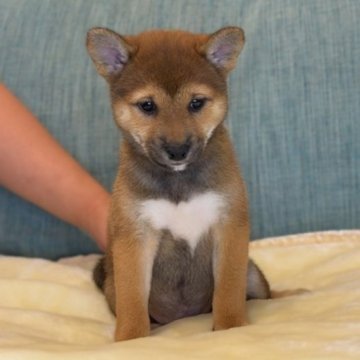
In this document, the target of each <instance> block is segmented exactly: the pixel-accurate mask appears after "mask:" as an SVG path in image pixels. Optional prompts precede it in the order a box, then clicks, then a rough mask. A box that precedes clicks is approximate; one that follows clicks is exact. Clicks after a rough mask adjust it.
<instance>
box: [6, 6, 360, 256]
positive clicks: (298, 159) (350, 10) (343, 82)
mask: <svg viewBox="0 0 360 360" xmlns="http://www.w3.org/2000/svg"><path fill="white" fill-rule="evenodd" d="M359 18H360V2H359V1H357V0H342V1H338V0H316V1H314V0H297V1H293V0H272V1H265V0H263V1H261V0H223V1H212V0H187V1H186V0H182V1H181V0H179V1H170V0H154V1H151V0H131V1H130V0H129V1H127V0H103V1H99V0H96V1H95V0H94V1H92V0H61V1H57V0H0V34H1V35H0V78H1V80H2V81H3V82H5V84H6V85H7V86H8V87H9V88H10V89H12V91H13V92H15V94H17V96H18V97H19V98H21V99H22V100H23V101H24V102H25V103H26V104H27V105H28V107H30V108H31V109H32V111H33V112H34V113H35V114H36V115H37V116H38V117H39V119H40V120H41V122H42V123H43V124H44V125H45V126H46V127H47V128H48V129H49V130H50V131H51V133H52V134H53V135H54V136H55V137H56V138H57V139H58V140H59V141H60V142H61V143H62V144H63V146H64V147H65V148H67V149H68V150H69V151H70V153H71V154H73V156H74V157H75V158H76V159H78V161H80V162H81V163H82V164H83V165H84V167H86V168H87V169H88V170H89V171H90V173H91V174H93V175H94V176H95V177H96V178H97V179H98V180H99V181H100V182H101V183H102V184H104V186H106V187H107V188H110V187H111V184H112V182H113V180H114V176H115V171H116V166H117V163H118V159H117V148H118V141H119V134H118V132H117V130H116V128H115V125H114V124H113V122H112V118H111V113H110V106H109V100H108V96H107V88H106V84H105V82H104V81H103V80H102V79H101V78H100V77H98V76H97V74H96V73H95V70H94V67H93V65H92V63H91V61H90V59H89V58H88V56H87V53H86V50H85V46H84V39H85V35H86V31H87V30H88V29H89V28H91V27H93V26H106V27H109V28H112V29H114V30H117V31H118V32H122V33H137V32H140V31H142V30H145V29H149V28H182V29H187V30H189V31H193V32H213V31H215V30H217V29H218V28H220V27H222V26H226V25H239V26H241V27H243V28H244V29H245V33H246V39H247V43H246V46H245V49H244V51H243V53H242V55H241V57H240V61H239V65H238V67H237V68H236V70H235V71H234V72H233V73H232V74H231V78H230V98H231V102H230V103H231V108H230V112H229V116H228V126H229V129H230V131H231V135H232V137H233V140H234V144H235V147H236V151H237V154H238V156H239V160H240V162H241V165H242V168H243V173H244V177H245V179H246V182H247V185H248V190H249V197H250V203H251V217H252V238H253V239H256V238H262V237H265V236H273V235H281V234H288V233H298V232H305V231H314V230H327V229H345V228H359V227H360V141H359V139H360V99H359V97H360V96H359V91H360V22H359ZM0 106H1V99H0ZM9 121H12V119H9ZM0 131H1V129H0ZM44 151H46V149H44ZM0 171H1V169H0ZM94 251H97V247H96V246H95V244H94V243H93V241H92V240H90V239H89V238H88V237H87V236H86V235H85V234H82V233H81V232H79V231H78V230H76V229H74V228H72V227H70V226H68V225H66V224H64V223H62V222H60V221H59V220H57V219H55V218H53V217H52V216H50V215H48V214H45V213H44V212H42V211H41V210H39V209H37V208H36V207H35V206H33V205H30V204H28V203H26V202H24V201H23V200H21V199H19V198H17V197H16V196H15V195H13V194H10V193H9V192H7V191H6V190H4V189H1V190H0V252H1V253H6V254H16V255H26V256H42V257H48V258H58V257H60V256H66V255H73V254H79V253H89V252H94Z"/></svg>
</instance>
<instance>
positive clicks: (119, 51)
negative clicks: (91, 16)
mask: <svg viewBox="0 0 360 360" xmlns="http://www.w3.org/2000/svg"><path fill="white" fill-rule="evenodd" d="M86 47H87V50H88V53H89V55H90V57H91V59H92V61H93V62H94V64H95V67H96V70H97V72H98V73H99V74H100V75H101V76H103V77H104V78H105V79H109V78H111V77H112V76H115V75H118V74H120V72H121V71H122V70H123V68H124V66H125V65H126V64H127V62H128V61H129V58H130V56H131V54H132V53H133V52H134V51H135V49H134V47H133V46H131V45H130V44H129V43H127V42H126V40H125V39H124V38H123V37H122V36H121V35H119V34H117V33H116V32H114V31H112V30H109V29H106V28H100V27H97V28H92V29H90V30H89V31H88V33H87V38H86Z"/></svg>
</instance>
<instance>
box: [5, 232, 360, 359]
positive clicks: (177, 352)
mask: <svg viewBox="0 0 360 360" xmlns="http://www.w3.org/2000/svg"><path fill="white" fill-rule="evenodd" d="M250 253H251V257H252V258H253V259H254V260H255V261H256V262H257V263H258V264H259V265H260V267H261V268H262V269H263V271H264V272H265V274H266V276H267V277H268V279H269V281H270V283H271V287H272V289H274V290H276V291H282V290H291V289H300V288H302V289H307V290H308V291H303V292H300V293H298V294H295V295H292V296H287V297H279V298H276V299H272V300H251V301H249V302H248V303H247V304H248V314H249V320H250V324H249V325H248V326H245V327H241V328H234V329H230V330H226V331H217V332H213V331H211V326H212V322H211V314H205V315H200V316H195V317H191V318H186V319H181V320H178V321H175V322H173V323H171V324H168V325H166V326H162V327H158V328H156V329H154V330H152V332H151V336H149V337H147V338H142V339H136V340H130V341H125V342H122V343H114V342H113V331H114V324H115V319H114V316H113V315H112V314H111V312H110V311H109V309H108V307H107V304H106V302H105V299H104V296H103V295H102V294H101V293H100V292H99V291H98V290H97V288H96V287H95V285H94V284H93V282H92V279H91V270H92V268H93V266H94V264H95V262H96V260H97V259H98V256H96V255H94V256H93V255H91V256H80V257H75V258H68V259H62V260H60V261H58V262H51V261H47V260H41V259H28V258H16V257H7V256H1V257H0V359H21V360H24V359H36V360H41V359H76V360H79V359H82V358H84V359H97V360H101V359H167V360H171V359H184V358H187V359H268V360H269V359H277V360H278V359H327V360H329V359H360V231H355V230H354V231H343V232H321V233H311V234H301V235H292V236H286V237H279V238H272V239H265V240H262V241H256V242H252V243H251V246H250Z"/></svg>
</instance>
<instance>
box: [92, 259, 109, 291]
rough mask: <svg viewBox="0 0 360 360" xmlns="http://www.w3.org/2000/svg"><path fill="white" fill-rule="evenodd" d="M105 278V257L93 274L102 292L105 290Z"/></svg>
mask: <svg viewBox="0 0 360 360" xmlns="http://www.w3.org/2000/svg"><path fill="white" fill-rule="evenodd" d="M105 277H106V273H105V257H102V258H101V259H100V260H99V261H98V263H97V264H96V266H95V269H94V272H93V280H94V282H95V284H96V286H97V287H98V288H99V289H100V290H102V291H103V290H104V282H105Z"/></svg>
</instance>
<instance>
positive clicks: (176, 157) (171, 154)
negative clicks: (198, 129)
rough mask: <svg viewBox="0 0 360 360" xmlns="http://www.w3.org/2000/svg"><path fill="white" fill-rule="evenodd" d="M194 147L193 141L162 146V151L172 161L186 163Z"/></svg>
mask: <svg viewBox="0 0 360 360" xmlns="http://www.w3.org/2000/svg"><path fill="white" fill-rule="evenodd" d="M191 147H192V143H191V141H187V142H185V143H182V144H181V143H180V144H179V143H167V142H165V143H164V144H163V145H162V150H163V152H164V154H165V156H167V158H168V160H170V161H180V162H181V161H185V160H186V159H187V157H188V155H189V153H190V149H191Z"/></svg>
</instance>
